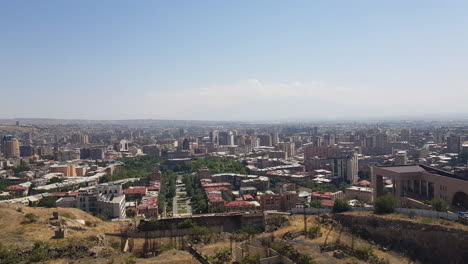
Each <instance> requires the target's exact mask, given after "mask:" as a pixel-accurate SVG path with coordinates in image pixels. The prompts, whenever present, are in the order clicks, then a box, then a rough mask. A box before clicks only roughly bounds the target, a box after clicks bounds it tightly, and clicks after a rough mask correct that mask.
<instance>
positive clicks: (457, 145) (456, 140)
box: [447, 135, 461, 153]
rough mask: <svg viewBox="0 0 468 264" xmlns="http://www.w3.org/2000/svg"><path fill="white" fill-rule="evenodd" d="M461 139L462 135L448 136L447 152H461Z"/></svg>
mask: <svg viewBox="0 0 468 264" xmlns="http://www.w3.org/2000/svg"><path fill="white" fill-rule="evenodd" d="M460 150H461V140H460V136H457V135H450V136H448V137H447V152H448V153H460Z"/></svg>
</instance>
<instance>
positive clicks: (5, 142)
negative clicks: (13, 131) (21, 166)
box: [2, 136, 20, 159]
mask: <svg viewBox="0 0 468 264" xmlns="http://www.w3.org/2000/svg"><path fill="white" fill-rule="evenodd" d="M2 153H3V155H4V156H5V158H7V159H9V158H17V157H20V147H19V141H18V139H17V138H15V137H14V136H4V137H3V139H2Z"/></svg>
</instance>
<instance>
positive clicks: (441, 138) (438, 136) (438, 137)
mask: <svg viewBox="0 0 468 264" xmlns="http://www.w3.org/2000/svg"><path fill="white" fill-rule="evenodd" d="M444 142H445V131H444V130H442V129H436V130H435V131H434V143H436V144H442V143H444Z"/></svg>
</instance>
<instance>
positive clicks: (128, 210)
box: [125, 209, 136, 218]
mask: <svg viewBox="0 0 468 264" xmlns="http://www.w3.org/2000/svg"><path fill="white" fill-rule="evenodd" d="M125 214H126V215H127V216H128V217H130V218H133V217H135V216H136V212H135V210H132V209H127V211H126V212H125Z"/></svg>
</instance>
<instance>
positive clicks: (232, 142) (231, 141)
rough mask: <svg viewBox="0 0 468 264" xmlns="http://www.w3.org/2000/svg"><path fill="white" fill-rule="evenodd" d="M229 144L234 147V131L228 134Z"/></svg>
mask: <svg viewBox="0 0 468 264" xmlns="http://www.w3.org/2000/svg"><path fill="white" fill-rule="evenodd" d="M227 144H228V145H229V146H234V145H235V144H234V133H233V132H232V131H228V133H227Z"/></svg>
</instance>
